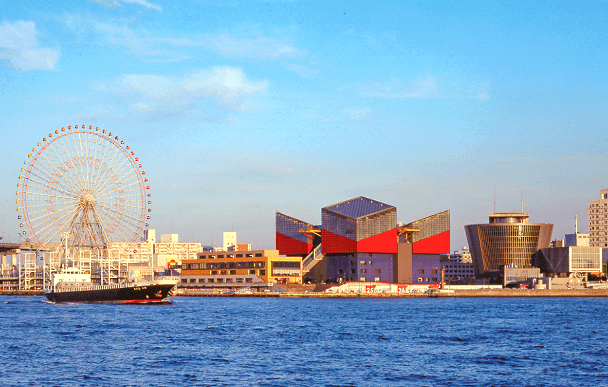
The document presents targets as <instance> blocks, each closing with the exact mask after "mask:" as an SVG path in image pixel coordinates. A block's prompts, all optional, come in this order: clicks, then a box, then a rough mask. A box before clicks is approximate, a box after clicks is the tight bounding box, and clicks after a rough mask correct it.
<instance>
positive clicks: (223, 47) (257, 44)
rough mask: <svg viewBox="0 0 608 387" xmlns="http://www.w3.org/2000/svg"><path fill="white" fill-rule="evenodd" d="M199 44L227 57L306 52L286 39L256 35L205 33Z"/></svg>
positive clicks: (286, 55)
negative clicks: (244, 36)
mask: <svg viewBox="0 0 608 387" xmlns="http://www.w3.org/2000/svg"><path fill="white" fill-rule="evenodd" d="M201 46H203V47H205V48H207V49H209V50H211V51H213V52H215V53H216V54H218V55H222V56H225V57H229V58H252V59H270V60H276V59H279V58H296V57H303V56H306V52H305V51H303V50H301V49H299V48H297V47H295V46H294V45H293V44H291V42H289V40H287V39H275V38H267V37H263V36H262V37H256V38H254V39H247V38H243V39H237V38H235V37H233V36H231V35H228V34H221V35H206V36H204V37H203V39H202V42H201Z"/></svg>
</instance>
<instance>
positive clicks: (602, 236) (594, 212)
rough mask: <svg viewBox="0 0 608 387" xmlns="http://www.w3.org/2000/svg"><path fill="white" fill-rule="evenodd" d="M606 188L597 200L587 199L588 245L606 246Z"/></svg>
mask: <svg viewBox="0 0 608 387" xmlns="http://www.w3.org/2000/svg"><path fill="white" fill-rule="evenodd" d="M607 233H608V189H603V190H601V191H600V199H599V200H589V246H593V247H608V235H607Z"/></svg>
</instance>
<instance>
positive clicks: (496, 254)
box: [464, 212, 553, 278]
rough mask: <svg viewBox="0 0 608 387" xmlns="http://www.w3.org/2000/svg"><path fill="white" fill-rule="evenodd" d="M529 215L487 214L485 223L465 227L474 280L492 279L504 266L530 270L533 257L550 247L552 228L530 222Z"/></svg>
mask: <svg viewBox="0 0 608 387" xmlns="http://www.w3.org/2000/svg"><path fill="white" fill-rule="evenodd" d="M528 217H529V214H524V213H522V212H507V213H505V212H502V213H495V214H490V216H489V218H490V219H489V223H488V224H472V225H467V226H464V229H465V233H466V235H467V240H468V242H469V248H470V251H471V257H472V258H473V265H474V267H475V276H476V277H477V278H484V277H491V276H493V275H495V274H498V272H499V271H500V270H501V269H502V268H503V267H504V266H511V267H521V268H530V267H533V264H534V254H535V253H536V252H537V251H538V250H540V249H541V248H547V247H549V246H550V244H551V234H552V233H553V225H552V224H549V223H529V222H528Z"/></svg>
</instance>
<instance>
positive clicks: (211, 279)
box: [207, 278, 215, 284]
mask: <svg viewBox="0 0 608 387" xmlns="http://www.w3.org/2000/svg"><path fill="white" fill-rule="evenodd" d="M207 282H208V283H210V284H212V283H214V282H215V279H214V278H208V279H207Z"/></svg>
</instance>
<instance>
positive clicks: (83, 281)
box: [44, 269, 177, 304]
mask: <svg viewBox="0 0 608 387" xmlns="http://www.w3.org/2000/svg"><path fill="white" fill-rule="evenodd" d="M175 285H177V279H175V278H173V277H168V278H163V279H154V280H142V279H138V280H136V281H132V282H122V283H116V284H109V285H100V284H95V283H93V282H91V274H90V273H89V272H81V271H80V270H77V269H66V270H63V271H62V272H61V273H54V274H53V276H52V278H51V286H50V287H49V288H48V289H45V291H44V294H45V296H46V298H47V299H48V300H49V301H51V302H83V303H100V304H170V303H171V302H170V301H169V298H168V297H169V293H170V291H171V289H173V287H174V286H175Z"/></svg>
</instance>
